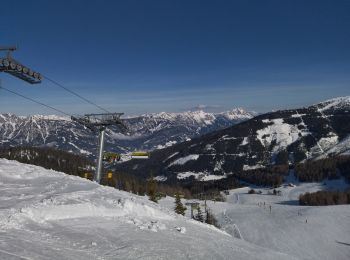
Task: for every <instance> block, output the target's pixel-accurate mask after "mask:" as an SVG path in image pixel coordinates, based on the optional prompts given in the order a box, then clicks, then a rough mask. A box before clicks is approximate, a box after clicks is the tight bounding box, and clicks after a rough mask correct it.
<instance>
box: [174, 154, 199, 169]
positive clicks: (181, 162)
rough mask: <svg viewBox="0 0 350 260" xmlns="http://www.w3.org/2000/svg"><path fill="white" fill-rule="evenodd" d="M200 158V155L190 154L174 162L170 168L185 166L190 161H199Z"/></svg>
mask: <svg viewBox="0 0 350 260" xmlns="http://www.w3.org/2000/svg"><path fill="white" fill-rule="evenodd" d="M198 158H199V154H190V155H187V156H185V157H181V158H179V159H177V160H175V161H173V162H172V163H170V164H169V167H170V166H172V165H176V164H179V165H184V164H185V163H187V162H188V161H192V160H197V159H198Z"/></svg>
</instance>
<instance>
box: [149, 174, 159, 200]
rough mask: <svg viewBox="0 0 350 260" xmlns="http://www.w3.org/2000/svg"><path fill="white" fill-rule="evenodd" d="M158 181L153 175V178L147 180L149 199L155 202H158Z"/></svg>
mask: <svg viewBox="0 0 350 260" xmlns="http://www.w3.org/2000/svg"><path fill="white" fill-rule="evenodd" d="M156 193H157V181H156V180H155V179H154V178H153V175H151V178H149V179H148V181H147V195H148V198H149V200H151V201H153V202H158V200H157V196H156Z"/></svg>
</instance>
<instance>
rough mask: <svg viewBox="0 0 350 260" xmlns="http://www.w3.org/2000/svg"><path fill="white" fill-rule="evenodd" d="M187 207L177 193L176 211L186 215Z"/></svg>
mask: <svg viewBox="0 0 350 260" xmlns="http://www.w3.org/2000/svg"><path fill="white" fill-rule="evenodd" d="M185 211H186V207H185V206H184V205H183V204H182V202H181V198H180V194H179V193H178V192H177V193H176V194H175V212H176V213H177V214H180V215H185Z"/></svg>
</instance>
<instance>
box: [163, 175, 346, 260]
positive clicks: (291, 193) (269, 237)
mask: <svg viewBox="0 0 350 260" xmlns="http://www.w3.org/2000/svg"><path fill="white" fill-rule="evenodd" d="M287 183H291V184H293V185H292V186H294V187H290V186H288V185H287V184H285V185H283V186H282V187H280V188H278V189H277V190H280V191H281V193H282V195H281V196H275V195H268V193H272V189H267V188H258V187H253V188H254V189H255V190H256V191H262V194H248V191H249V189H251V187H245V188H240V189H235V190H230V191H229V193H230V194H229V195H228V196H226V202H213V201H207V205H208V207H209V208H210V209H211V210H212V212H213V213H214V214H215V215H216V218H217V219H218V221H219V224H220V226H221V228H222V229H223V230H225V231H226V232H228V233H230V234H231V235H232V236H233V237H236V238H238V239H241V240H244V241H248V242H251V243H253V244H256V245H258V246H261V247H265V248H269V249H273V250H276V251H279V252H282V253H285V254H288V255H291V256H294V257H296V258H298V259H307V260H311V259H312V260H313V259H314V260H319V259H329V260H348V259H350V205H337V206H319V207H315V206H314V207H312V206H299V205H298V198H299V195H300V194H302V193H305V192H315V191H318V190H323V189H331V190H342V189H345V188H348V187H349V185H348V184H346V183H345V182H344V181H343V180H332V181H326V182H325V185H324V184H323V183H299V182H297V181H296V180H295V179H294V178H293V176H292V175H290V176H289V179H288V180H287ZM185 202H186V201H183V203H185ZM198 202H200V205H201V207H202V208H203V210H204V201H198ZM173 203H174V200H173V199H172V198H169V197H167V198H165V199H162V200H161V201H160V204H161V205H163V206H164V207H169V208H171V207H172V205H173ZM264 203H265V205H264ZM258 204H259V205H260V206H259V205H258ZM270 206H271V213H270ZM195 213H196V212H195ZM186 214H187V216H190V210H187V212H186ZM306 220H307V223H306ZM230 259H234V257H232V258H230ZM261 259H269V258H264V257H261Z"/></svg>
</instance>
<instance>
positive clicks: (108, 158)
mask: <svg viewBox="0 0 350 260" xmlns="http://www.w3.org/2000/svg"><path fill="white" fill-rule="evenodd" d="M103 161H104V162H108V163H116V162H118V161H120V154H118V153H113V152H105V153H104V154H103Z"/></svg>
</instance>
